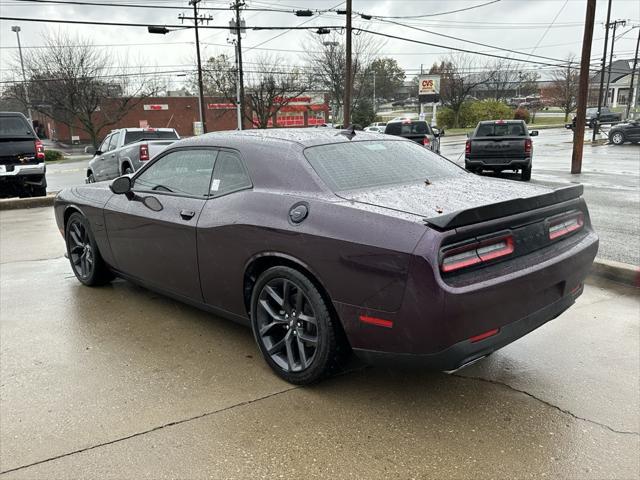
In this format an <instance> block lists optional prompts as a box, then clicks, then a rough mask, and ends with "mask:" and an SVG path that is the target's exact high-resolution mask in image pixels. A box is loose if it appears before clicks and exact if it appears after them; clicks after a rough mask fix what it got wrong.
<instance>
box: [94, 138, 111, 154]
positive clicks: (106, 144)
mask: <svg viewBox="0 0 640 480" xmlns="http://www.w3.org/2000/svg"><path fill="white" fill-rule="evenodd" d="M112 136H113V134H110V135H107V138H105V139H104V140H103V141H102V144H101V145H100V148H99V149H98V150H100V151H101V152H102V153H104V152H106V151H108V148H109V142H110V141H111V137H112Z"/></svg>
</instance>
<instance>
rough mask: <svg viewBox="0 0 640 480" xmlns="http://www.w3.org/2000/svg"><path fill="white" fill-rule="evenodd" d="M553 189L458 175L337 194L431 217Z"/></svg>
mask: <svg viewBox="0 0 640 480" xmlns="http://www.w3.org/2000/svg"><path fill="white" fill-rule="evenodd" d="M552 192H553V190H552V189H550V188H547V187H543V186H540V185H532V184H529V183H523V182H516V181H512V180H502V179H495V178H484V177H480V176H477V175H472V174H461V175H458V176H454V177H448V178H442V179H434V180H433V181H431V182H429V183H428V184H427V182H420V183H416V184H403V185H394V186H390V187H384V188H378V189H375V190H366V191H364V190H357V191H349V192H341V193H340V196H341V197H342V198H344V199H346V200H349V201H351V202H357V203H359V204H362V205H369V206H374V207H382V208H386V209H389V210H394V211H397V212H403V213H408V214H413V215H419V216H421V217H423V218H429V219H431V218H433V217H438V216H446V215H450V214H453V213H455V212H460V211H463V210H469V209H474V208H477V207H483V206H486V205H491V204H496V203H502V202H508V201H511V200H515V199H527V198H532V197H538V196H541V195H545V194H549V193H552Z"/></svg>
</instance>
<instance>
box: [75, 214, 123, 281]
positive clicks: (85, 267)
mask: <svg viewBox="0 0 640 480" xmlns="http://www.w3.org/2000/svg"><path fill="white" fill-rule="evenodd" d="M64 238H65V243H66V245H67V256H68V257H69V263H70V264H71V269H72V270H73V273H74V274H75V276H76V278H77V279H78V280H79V281H80V282H81V283H83V284H84V285H88V286H97V285H104V284H105V283H109V282H110V281H111V280H113V273H111V271H110V270H109V268H108V267H107V265H106V264H105V263H104V260H103V259H102V256H101V255H100V251H99V250H98V246H97V244H96V241H95V239H94V238H93V233H92V232H91V227H90V226H89V221H88V220H87V219H86V218H85V217H84V215H82V214H80V213H78V212H75V213H73V214H71V216H70V217H69V220H67V225H66V227H65V235H64Z"/></svg>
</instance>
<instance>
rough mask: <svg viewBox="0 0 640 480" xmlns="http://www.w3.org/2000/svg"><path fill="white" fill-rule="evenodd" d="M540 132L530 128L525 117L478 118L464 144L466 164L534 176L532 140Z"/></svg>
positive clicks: (474, 168) (476, 168) (476, 169)
mask: <svg viewBox="0 0 640 480" xmlns="http://www.w3.org/2000/svg"><path fill="white" fill-rule="evenodd" d="M537 135H538V132H537V131H536V130H532V131H529V130H528V129H527V124H526V123H525V122H524V121H523V120H487V121H482V122H479V123H478V125H477V126H476V128H475V130H474V131H473V132H472V133H471V134H470V135H469V138H468V139H467V143H466V146H465V153H464V155H465V157H464V165H465V168H466V169H467V170H469V171H470V172H473V173H480V172H482V171H483V170H492V171H494V172H502V171H504V170H513V171H516V172H517V171H518V170H519V171H520V175H521V178H522V180H526V181H528V180H531V168H532V166H533V142H532V141H531V137H535V136H537Z"/></svg>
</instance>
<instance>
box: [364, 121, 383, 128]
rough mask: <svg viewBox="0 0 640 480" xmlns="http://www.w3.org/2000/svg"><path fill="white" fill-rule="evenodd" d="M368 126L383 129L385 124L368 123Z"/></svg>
mask: <svg viewBox="0 0 640 480" xmlns="http://www.w3.org/2000/svg"><path fill="white" fill-rule="evenodd" d="M368 126H369V127H382V128H384V127H386V126H387V122H373V123H370V124H369V125H368Z"/></svg>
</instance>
